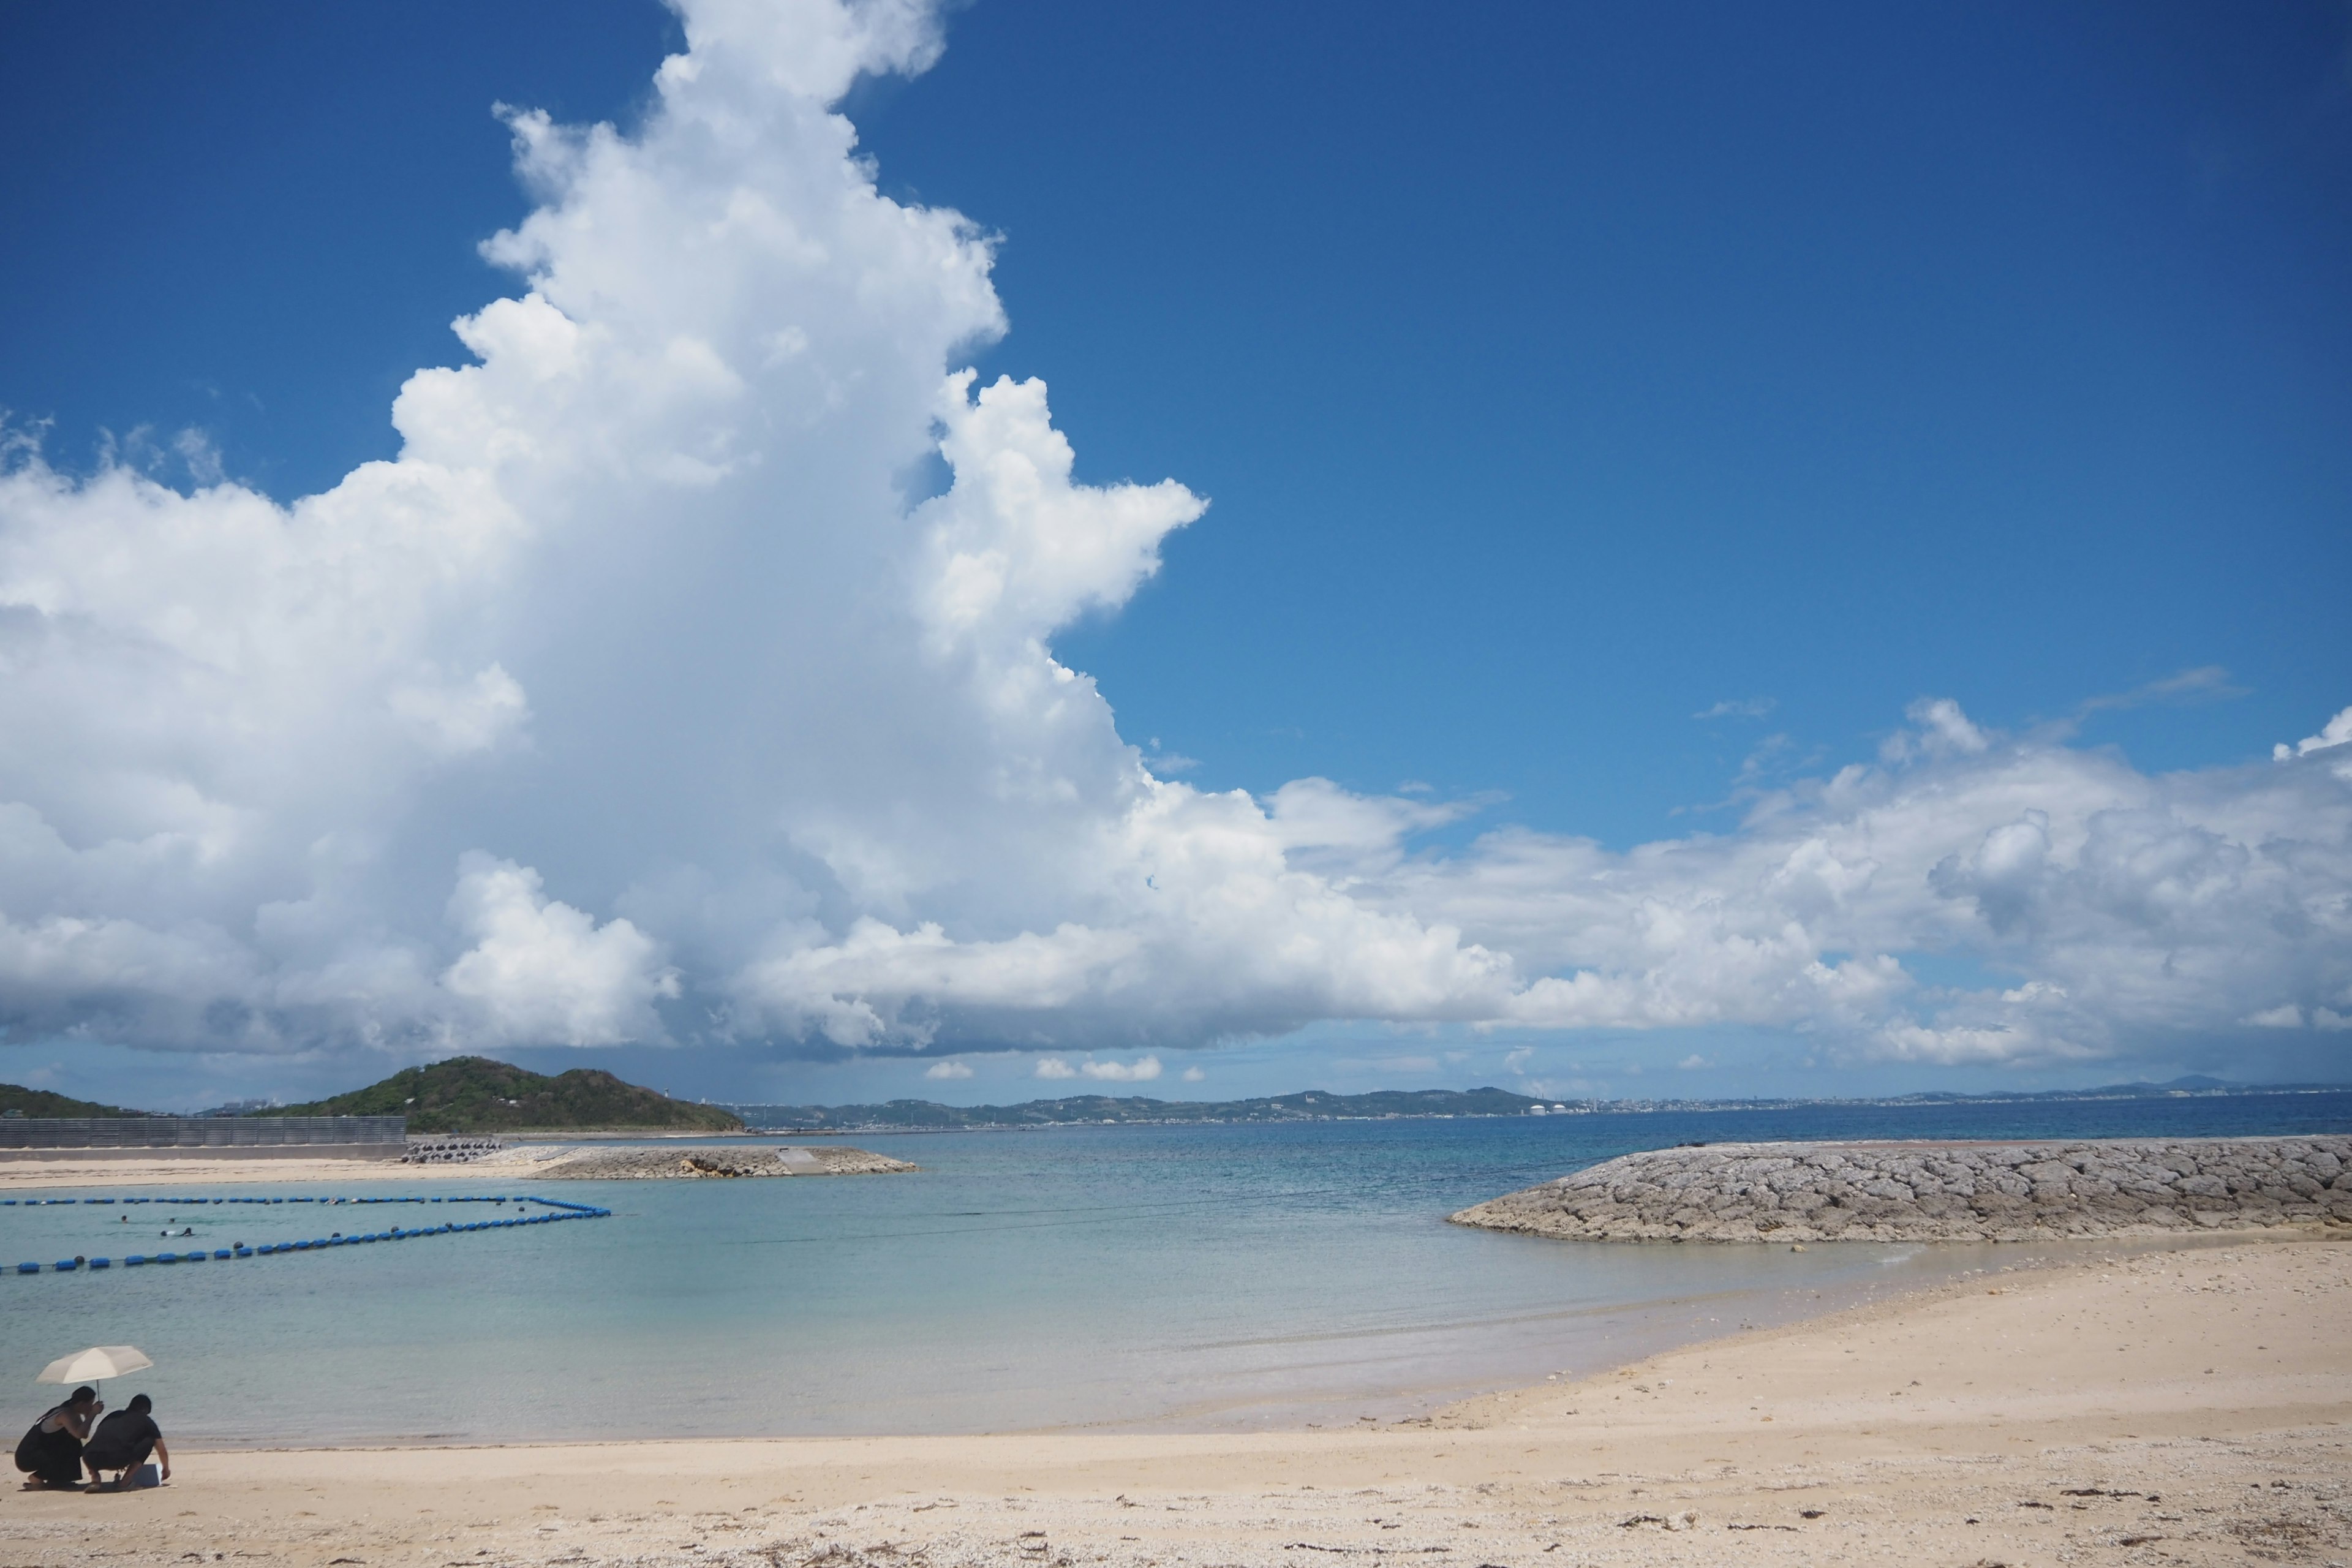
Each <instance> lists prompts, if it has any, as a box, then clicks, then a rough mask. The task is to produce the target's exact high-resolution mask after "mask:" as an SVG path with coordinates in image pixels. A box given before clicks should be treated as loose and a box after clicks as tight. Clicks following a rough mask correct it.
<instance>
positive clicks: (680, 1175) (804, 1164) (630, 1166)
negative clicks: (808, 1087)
mask: <svg viewBox="0 0 2352 1568" xmlns="http://www.w3.org/2000/svg"><path fill="white" fill-rule="evenodd" d="M916 1168H917V1167H915V1166H914V1165H912V1164H909V1163H908V1162H906V1161H904V1160H893V1159H891V1158H890V1157H889V1156H888V1155H887V1154H876V1153H871V1152H867V1151H866V1150H864V1149H835V1148H825V1147H819V1148H813V1149H803V1148H783V1149H777V1148H753V1149H717V1148H709V1147H701V1146H698V1147H693V1148H687V1149H647V1148H643V1147H638V1148H627V1149H583V1150H567V1151H565V1152H564V1154H563V1157H562V1158H561V1159H555V1160H550V1161H547V1162H546V1163H541V1164H539V1165H538V1166H537V1167H536V1168H535V1169H534V1170H533V1171H532V1172H531V1173H532V1174H533V1175H535V1176H544V1177H551V1178H553V1179H555V1180H557V1181H581V1182H646V1181H706V1180H709V1179H712V1178H714V1177H715V1178H719V1179H722V1180H723V1179H725V1178H727V1177H730V1176H868V1175H882V1174H886V1173H890V1172H894V1171H911V1170H914V1169H916Z"/></svg>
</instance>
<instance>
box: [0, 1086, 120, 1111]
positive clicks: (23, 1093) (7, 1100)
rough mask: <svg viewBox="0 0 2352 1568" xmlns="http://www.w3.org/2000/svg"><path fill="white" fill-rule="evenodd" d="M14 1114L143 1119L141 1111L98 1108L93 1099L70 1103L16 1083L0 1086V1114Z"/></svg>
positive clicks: (103, 1106) (105, 1106)
mask: <svg viewBox="0 0 2352 1568" xmlns="http://www.w3.org/2000/svg"><path fill="white" fill-rule="evenodd" d="M11 1110H13V1111H15V1112H16V1114H17V1115H19V1116H145V1115H147V1114H149V1113H148V1112H146V1111H144V1110H123V1109H122V1108H121V1106H119V1105H100V1104H99V1103H98V1102H97V1101H96V1100H74V1099H70V1098H68V1096H66V1095H62V1094H51V1093H50V1092H49V1091H48V1090H47V1089H26V1088H23V1087H21V1086H20V1085H17V1084H13V1083H0V1115H5V1114H6V1113H7V1112H9V1111H11Z"/></svg>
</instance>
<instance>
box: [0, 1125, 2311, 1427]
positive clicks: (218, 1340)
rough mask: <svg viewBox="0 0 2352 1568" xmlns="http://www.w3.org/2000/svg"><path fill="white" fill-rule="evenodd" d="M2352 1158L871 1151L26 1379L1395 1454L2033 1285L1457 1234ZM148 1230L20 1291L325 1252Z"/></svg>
mask: <svg viewBox="0 0 2352 1568" xmlns="http://www.w3.org/2000/svg"><path fill="white" fill-rule="evenodd" d="M2323 1131H2325V1132H2343V1131H2352V1093H2331V1094H2310V1095H2263V1096H2244V1097H2233V1098H2230V1099H2220V1100H2158V1101H2147V1102H2131V1101H2113V1102H2102V1103H2070V1104H2031V1103H2029V1104H2018V1105H1959V1106H1910V1107H1874V1106H1815V1107H1806V1108H1803V1109H1797V1110H1777V1111H1754V1112H1749V1111H1711V1112H1695V1113H1659V1114H1649V1115H1594V1116H1572V1117H1570V1116H1563V1117H1543V1118H1535V1117H1527V1118H1509V1119H1496V1120H1479V1121H1381V1122H1315V1123H1300V1124H1292V1125H1283V1126H1238V1127H1120V1128H1111V1127H1093V1128H1085V1127H1073V1128H1058V1129H1053V1130H1049V1131H1034V1132H982V1133H952V1134H940V1135H929V1136H908V1137H894V1138H885V1137H878V1136H870V1135H869V1136H866V1137H864V1138H861V1139H858V1140H856V1142H863V1143H866V1144H868V1145H870V1146H874V1147H877V1148H881V1149H884V1150H887V1152H891V1153H894V1154H898V1155H899V1156H901V1157H904V1158H908V1159H912V1160H914V1161H916V1162H918V1163H920V1164H921V1166H922V1167H923V1169H922V1171H921V1172H920V1173H919V1174H914V1175H908V1176H871V1177H838V1178H827V1179H820V1180H808V1179H795V1180H790V1181H757V1182H695V1183H688V1182H625V1183H593V1184H592V1183H555V1184H549V1186H550V1194H551V1195H553V1196H558V1197H563V1198H567V1199H572V1200H575V1201H583V1200H584V1201H588V1202H593V1203H598V1204H604V1205H610V1206H611V1207H612V1208H613V1209H614V1211H615V1214H614V1217H613V1218H611V1219H604V1220H589V1221H583V1222H580V1223H576V1224H566V1225H551V1226H526V1227H522V1228H520V1229H519V1230H514V1231H505V1232H492V1233H488V1234H479V1235H471V1236H464V1237H431V1238H425V1239H421V1240H417V1241H412V1242H404V1243H401V1244H399V1245H397V1246H377V1247H354V1248H349V1249H337V1250H335V1251H332V1252H329V1253H325V1254H323V1255H319V1256H312V1255H309V1254H298V1255H295V1256H293V1257H289V1258H254V1259H250V1260H246V1261H235V1262H226V1263H206V1264H204V1265H201V1266H194V1267H191V1266H181V1267H175V1268H152V1267H151V1268H143V1269H137V1270H125V1269H122V1268H114V1269H111V1270H109V1271H107V1272H105V1273H100V1274H88V1273H84V1274H68V1275H56V1274H48V1273H44V1274H40V1275H37V1276H17V1275H15V1274H6V1275H0V1378H5V1379H13V1380H14V1382H13V1384H8V1385H9V1386H13V1387H14V1388H15V1390H16V1394H15V1397H16V1401H17V1403H18V1405H20V1406H21V1407H22V1409H21V1412H20V1414H21V1415H22V1417H23V1418H24V1419H25V1420H27V1421H29V1420H30V1419H31V1418H32V1416H33V1415H37V1413H38V1412H39V1410H40V1409H41V1408H42V1407H44V1406H45V1405H46V1404H47V1399H46V1398H45V1397H44V1394H45V1391H43V1390H41V1389H38V1388H36V1387H35V1385H34V1384H33V1382H32V1378H33V1374H34V1373H35V1372H37V1370H38V1369H39V1367H40V1366H41V1365H42V1364H43V1363H46V1362H47V1361H49V1360H50V1359H52V1358H54V1357H56V1356H58V1355H61V1354H64V1353H65V1352H68V1351H72V1350H77V1349H79V1348H81V1347H82V1346H85V1345H90V1344H121V1343H128V1344H135V1345H138V1346H140V1347H141V1348H142V1349H143V1350H145V1351H146V1352H147V1353H148V1354H150V1355H151V1356H152V1357H153V1358H154V1359H155V1362H156V1365H155V1367H154V1368H153V1369H152V1371H149V1372H145V1373H140V1374H138V1375H137V1376H136V1377H135V1378H132V1379H128V1380H125V1381H124V1384H123V1385H122V1386H121V1387H116V1388H109V1389H108V1390H107V1391H106V1393H107V1396H108V1398H109V1400H110V1403H117V1404H119V1403H120V1402H121V1399H123V1398H125V1397H127V1396H128V1395H129V1394H131V1393H133V1392H137V1391H138V1390H141V1389H143V1390H146V1391H147V1392H150V1393H152V1394H153V1395H154V1396H155V1398H156V1401H157V1405H158V1410H157V1415H158V1416H159V1417H160V1419H161V1420H162V1423H163V1427H164V1430H165V1432H166V1433H167V1434H168V1435H171V1436H175V1437H184V1438H201V1439H207V1440H211V1441H215V1442H236V1443H255V1444H280V1443H320V1442H418V1441H436V1440H439V1441H450V1440H464V1441H508V1442H512V1441H528V1440H534V1439H546V1440H552V1439H562V1438H577V1437H595V1436H689V1435H721V1434H724V1435H751V1434H814V1433H852V1432H964V1431H1003V1430H1018V1429H1034V1428H1043V1427H1067V1426H1100V1427H1129V1428H1134V1427H1182V1428H1234V1427H1248V1426H1269V1425H1282V1426H1291V1425H1297V1424H1301V1423H1310V1422H1312V1423H1322V1424H1326V1425H1338V1424H1341V1423H1347V1422H1353V1421H1355V1420H1358V1419H1360V1417H1362V1416H1365V1415H1373V1416H1377V1417H1379V1418H1381V1419H1391V1418H1394V1417H1396V1416H1399V1415H1406V1414H1411V1413H1414V1412H1418V1411H1422V1410H1425V1409H1427V1408H1429V1407H1431V1406H1433V1405H1437V1404H1440V1403H1443V1402H1444V1401H1445V1400H1447V1399H1451V1398H1455V1397H1459V1396H1461V1395H1463V1394H1467V1393H1471V1392H1475V1391H1476V1390H1480V1389H1486V1388H1494V1387H1498V1386H1505V1385H1508V1384H1517V1383H1525V1382H1530V1381H1540V1380H1541V1379H1542V1378H1543V1376H1544V1375H1545V1374H1546V1373H1551V1372H1556V1371H1561V1370H1577V1371H1591V1370H1593V1369H1596V1368H1599V1367H1601V1366H1603V1365H1606V1364H1609V1363H1612V1362H1616V1361H1622V1360H1625V1359H1628V1358H1631V1357H1633V1356H1638V1355H1641V1354H1643V1353H1646V1352H1649V1351H1652V1350H1654V1349H1658V1348H1661V1347H1663V1346H1665V1345H1668V1344H1672V1343H1676V1342H1687V1341H1689V1340H1691V1339H1694V1338H1698V1337H1703V1336H1706V1335H1707V1334H1710V1333H1716V1332H1721V1331H1726V1330H1728V1329H1731V1328H1736V1327H1738V1325H1740V1324H1742V1323H1766V1322H1771V1321H1782V1320H1785V1319H1787V1318H1790V1317H1792V1316H1796V1315H1800V1314H1802V1313H1804V1312H1808V1311H1812V1310H1820V1309H1821V1308H1822V1307H1823V1306H1825V1305H1834V1304H1838V1303H1841V1302H1844V1301H1850V1300H1857V1299H1860V1298H1862V1297H1864V1296H1866V1295H1869V1294H1871V1293H1874V1292H1876V1291H1880V1290H1885V1289H1899V1288H1904V1287H1907V1286H1910V1285H1914V1284H1917V1283H1922V1282H1926V1281H1928V1280H1932V1279H1937V1278H1942V1277H1947V1276H1949V1275H1952V1274H1954V1273H1958V1272H1961V1271H1965V1270H1969V1269H1979V1268H2001V1267H2004V1266H2008V1265H2011V1264H2014V1263H2016V1262H2017V1261H2019V1260H2020V1259H2021V1258H2025V1257H2027V1256H2028V1255H2029V1252H2028V1249H2026V1248H2023V1247H1875V1246H1834V1247H1813V1248H1811V1249H1809V1250H1808V1251H1806V1252H1803V1253H1792V1252H1790V1251H1789V1250H1788V1249H1786V1248H1771V1247H1673V1246H1659V1247H1623V1246H1615V1247H1611V1246H1593V1245H1580V1244H1571V1243H1560V1242H1547V1241H1540V1240H1532V1239H1528V1238H1525V1237H1508V1236H1498V1235H1493V1234H1489V1233H1486V1232H1482V1231H1473V1230H1465V1229H1462V1228H1460V1227H1458V1226H1448V1225H1446V1224H1445V1223H1444V1216H1445V1215H1447V1214H1448V1213H1449V1212H1451V1211H1453V1210H1454V1209H1457V1208H1460V1207H1462V1206H1464V1205H1467V1204H1471V1203H1475V1202H1476V1201H1478V1200H1480V1199H1482V1198H1487V1197H1492V1196H1494V1195H1496V1194H1499V1193H1504V1192H1508V1191H1510V1190H1512V1189H1514V1188H1517V1187H1522V1186H1526V1185H1528V1184H1532V1183H1534V1182H1538V1181H1542V1180H1545V1179H1547V1178H1549V1177H1552V1176H1556V1175H1559V1174H1562V1173H1566V1172H1568V1171H1571V1170H1574V1169H1577V1168H1579V1167H1580V1166H1583V1165H1586V1164H1589V1163H1592V1162H1594V1161H1597V1160H1601V1159H1606V1158H1609V1157H1610V1156H1612V1155H1614V1154H1619V1153H1623V1152H1628V1151H1631V1150H1635V1149H1646V1148H1656V1147H1659V1146H1662V1145H1668V1144H1674V1143H1678V1142H1685V1141H1692V1140H1706V1141H1709V1142H1729V1141H1737V1140H1748V1139H1781V1138H1791V1139H1843V1138H2012V1137H2137V1136H2155V1135H2171V1136H2188V1137H2211V1136H2220V1135H2231V1134H2247V1133H2294V1132H2323ZM272 1190H273V1189H271V1188H270V1187H268V1186H266V1185H251V1184H248V1185H243V1186H239V1187H237V1188H236V1189H235V1191H236V1192H238V1193H243V1194H267V1193H268V1192H270V1191H272ZM275 1190H277V1191H278V1192H289V1191H294V1190H301V1191H316V1190H318V1189H313V1188H302V1189H291V1188H278V1189H275ZM338 1190H341V1191H346V1192H349V1193H350V1194H354V1195H358V1194H380V1193H401V1192H425V1193H434V1194H450V1193H456V1192H472V1191H477V1190H479V1191H484V1192H512V1191H515V1190H518V1189H515V1188H511V1187H506V1186H501V1185H499V1184H497V1183H496V1182H494V1181H485V1182H483V1183H480V1184H473V1185H466V1184H459V1185H450V1184H442V1183H439V1182H435V1183H430V1184H421V1183H409V1184H404V1183H403V1182H401V1181H399V1180H397V1179H392V1180H377V1181H372V1182H356V1181H355V1182H352V1183H351V1184H349V1185H348V1186H347V1187H345V1188H341V1189H338ZM94 1192H95V1190H94ZM98 1195H105V1194H98ZM222 1195H226V1192H224V1194H222ZM123 1212H124V1211H123V1210H122V1209H121V1208H119V1207H116V1208H107V1207H104V1206H97V1205H87V1206H86V1205H74V1206H71V1207H65V1206H58V1207H47V1208H37V1209H26V1208H22V1207H19V1208H0V1263H13V1262H14V1261H16V1259H18V1258H28V1259H42V1260H47V1259H51V1258H58V1257H70V1256H73V1255H74V1254H76V1253H84V1254H89V1255H92V1256H96V1255H98V1254H100V1253H108V1254H111V1255H114V1256H117V1257H120V1256H121V1255H122V1254H124V1253H127V1252H131V1251H134V1250H153V1249H156V1248H157V1247H161V1246H163V1245H164V1244H163V1243H161V1242H160V1240H159V1239H158V1238H157V1237H155V1234H154V1233H155V1232H156V1230H158V1229H159V1228H161V1226H162V1224H163V1219H164V1217H165V1216H166V1215H171V1216H172V1217H173V1218H174V1219H175V1220H180V1219H186V1220H187V1223H193V1224H194V1226H195V1227H196V1230H197V1233H198V1235H197V1240H199V1241H202V1242H205V1243H207V1244H210V1245H213V1246H227V1245H229V1244H230V1243H232V1242H235V1241H245V1242H250V1243H257V1242H262V1241H268V1240H276V1239H279V1238H280V1237H284V1238H286V1239H292V1238H293V1237H298V1236H311V1235H317V1234H320V1229H319V1228H318V1227H316V1226H314V1225H312V1224H309V1223H303V1222H298V1221H296V1220H295V1219H293V1218H292V1217H290V1215H289V1211H288V1210H286V1209H275V1210H272V1211H268V1212H257V1211H255V1210H252V1209H242V1210H240V1209H232V1208H228V1207H222V1208H219V1209H207V1210H204V1211H201V1212H200V1211H196V1210H193V1209H165V1208H163V1207H162V1206H160V1205H153V1206H147V1207H143V1208H141V1209H137V1210H133V1211H131V1212H132V1213H134V1214H135V1215H137V1216H138V1218H139V1219H140V1220H142V1221H144V1222H145V1223H144V1224H143V1225H142V1224H139V1223H133V1224H131V1225H128V1226H126V1225H123V1224H121V1223H120V1221H119V1219H118V1217H117V1216H119V1215H121V1214H122V1213H123ZM362 1213H367V1214H369V1215H371V1224H372V1225H374V1226H380V1225H382V1224H384V1223H391V1222H392V1221H393V1220H397V1219H399V1218H401V1217H403V1216H402V1215H398V1214H394V1215H392V1216H390V1218H389V1219H387V1218H386V1217H384V1211H381V1210H375V1211H362ZM149 1216H152V1218H150V1217H149ZM188 1216H193V1218H188ZM354 1218H356V1216H354ZM337 1227H338V1228H341V1229H345V1230H352V1229H357V1228H360V1226H358V1225H356V1224H353V1223H352V1222H351V1221H349V1220H345V1221H341V1222H340V1223H339V1225H338V1226H337ZM175 1228H176V1226H175ZM133 1236H136V1237H140V1241H139V1243H138V1244H135V1245H134V1243H133V1242H132V1241H131V1239H130V1238H131V1237H133ZM180 1245H181V1246H183V1247H185V1246H192V1245H194V1243H182V1244H180ZM2108 1249H2109V1250H2113V1249H2115V1248H2114V1247H2113V1244H2109V1247H2108ZM2061 1250H2063V1249H2060V1248H2042V1249H2039V1253H2050V1252H2056V1251H2061ZM134 1384H135V1387H134V1386H133V1385H134Z"/></svg>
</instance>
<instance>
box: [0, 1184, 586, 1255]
mask: <svg viewBox="0 0 2352 1568" xmlns="http://www.w3.org/2000/svg"><path fill="white" fill-rule="evenodd" d="M116 1204H122V1205H131V1204H177V1205H184V1206H186V1207H191V1208H196V1207H215V1208H217V1207H221V1206H223V1205H245V1206H259V1207H268V1208H276V1207H279V1206H282V1205H287V1204H310V1205H313V1206H314V1207H317V1208H328V1207H339V1206H341V1205H347V1204H348V1205H352V1206H353V1207H362V1206H365V1205H371V1204H514V1205H523V1204H538V1205H541V1207H543V1208H546V1209H548V1210H550V1211H551V1212H550V1213H547V1214H518V1215H506V1216H503V1217H501V1218H499V1219H477V1220H450V1221H444V1222H442V1223H440V1224H438V1225H424V1226H398V1225H395V1226H391V1227H390V1228H388V1229H384V1230H376V1231H369V1232H366V1233H363V1234H362V1235H358V1236H322V1237H318V1238H316V1239H315V1240H310V1241H267V1242H263V1243H262V1244H261V1245H260V1246H258V1247H247V1246H245V1245H244V1244H243V1243H239V1244H238V1245H236V1246H235V1247H196V1248H194V1249H193V1250H191V1251H185V1252H145V1253H142V1252H134V1253H131V1255H130V1256H129V1257H127V1258H121V1260H120V1261H121V1266H122V1267H123V1268H145V1267H147V1266H149V1265H152V1264H160V1263H205V1262H212V1261H224V1260H226V1261H234V1260H235V1259H237V1258H283V1257H285V1256H287V1255H288V1254H289V1253H295V1252H323V1251H325V1250H326V1249H327V1248H328V1247H360V1246H364V1245H367V1244H369V1243H373V1242H379V1241H419V1240H422V1239H423V1238H425V1237H428V1236H457V1235H463V1234H468V1233H471V1232H475V1231H484V1230H509V1229H512V1228H513V1227H515V1226H525V1225H553V1224H555V1223H556V1222H557V1221H558V1220H566V1219H608V1218H610V1217H611V1216H612V1213H613V1211H612V1210H611V1209H606V1208H598V1207H597V1206H596V1205H593V1204H573V1203H566V1202H564V1201H563V1200H562V1199H561V1198H541V1197H532V1196H530V1195H528V1194H512V1195H502V1196H481V1197H474V1196H468V1197H437V1198H373V1197H371V1198H320V1197H295V1198H0V1208H27V1209H33V1208H56V1207H61V1206H68V1205H105V1206H109V1207H111V1206H112V1205H116ZM116 1262H117V1259H114V1258H59V1259H58V1261H57V1262H55V1263H19V1264H17V1265H16V1268H13V1269H0V1272H5V1273H13V1274H77V1273H79V1272H80V1271H82V1270H83V1269H85V1268H113V1267H115V1265H116Z"/></svg>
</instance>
